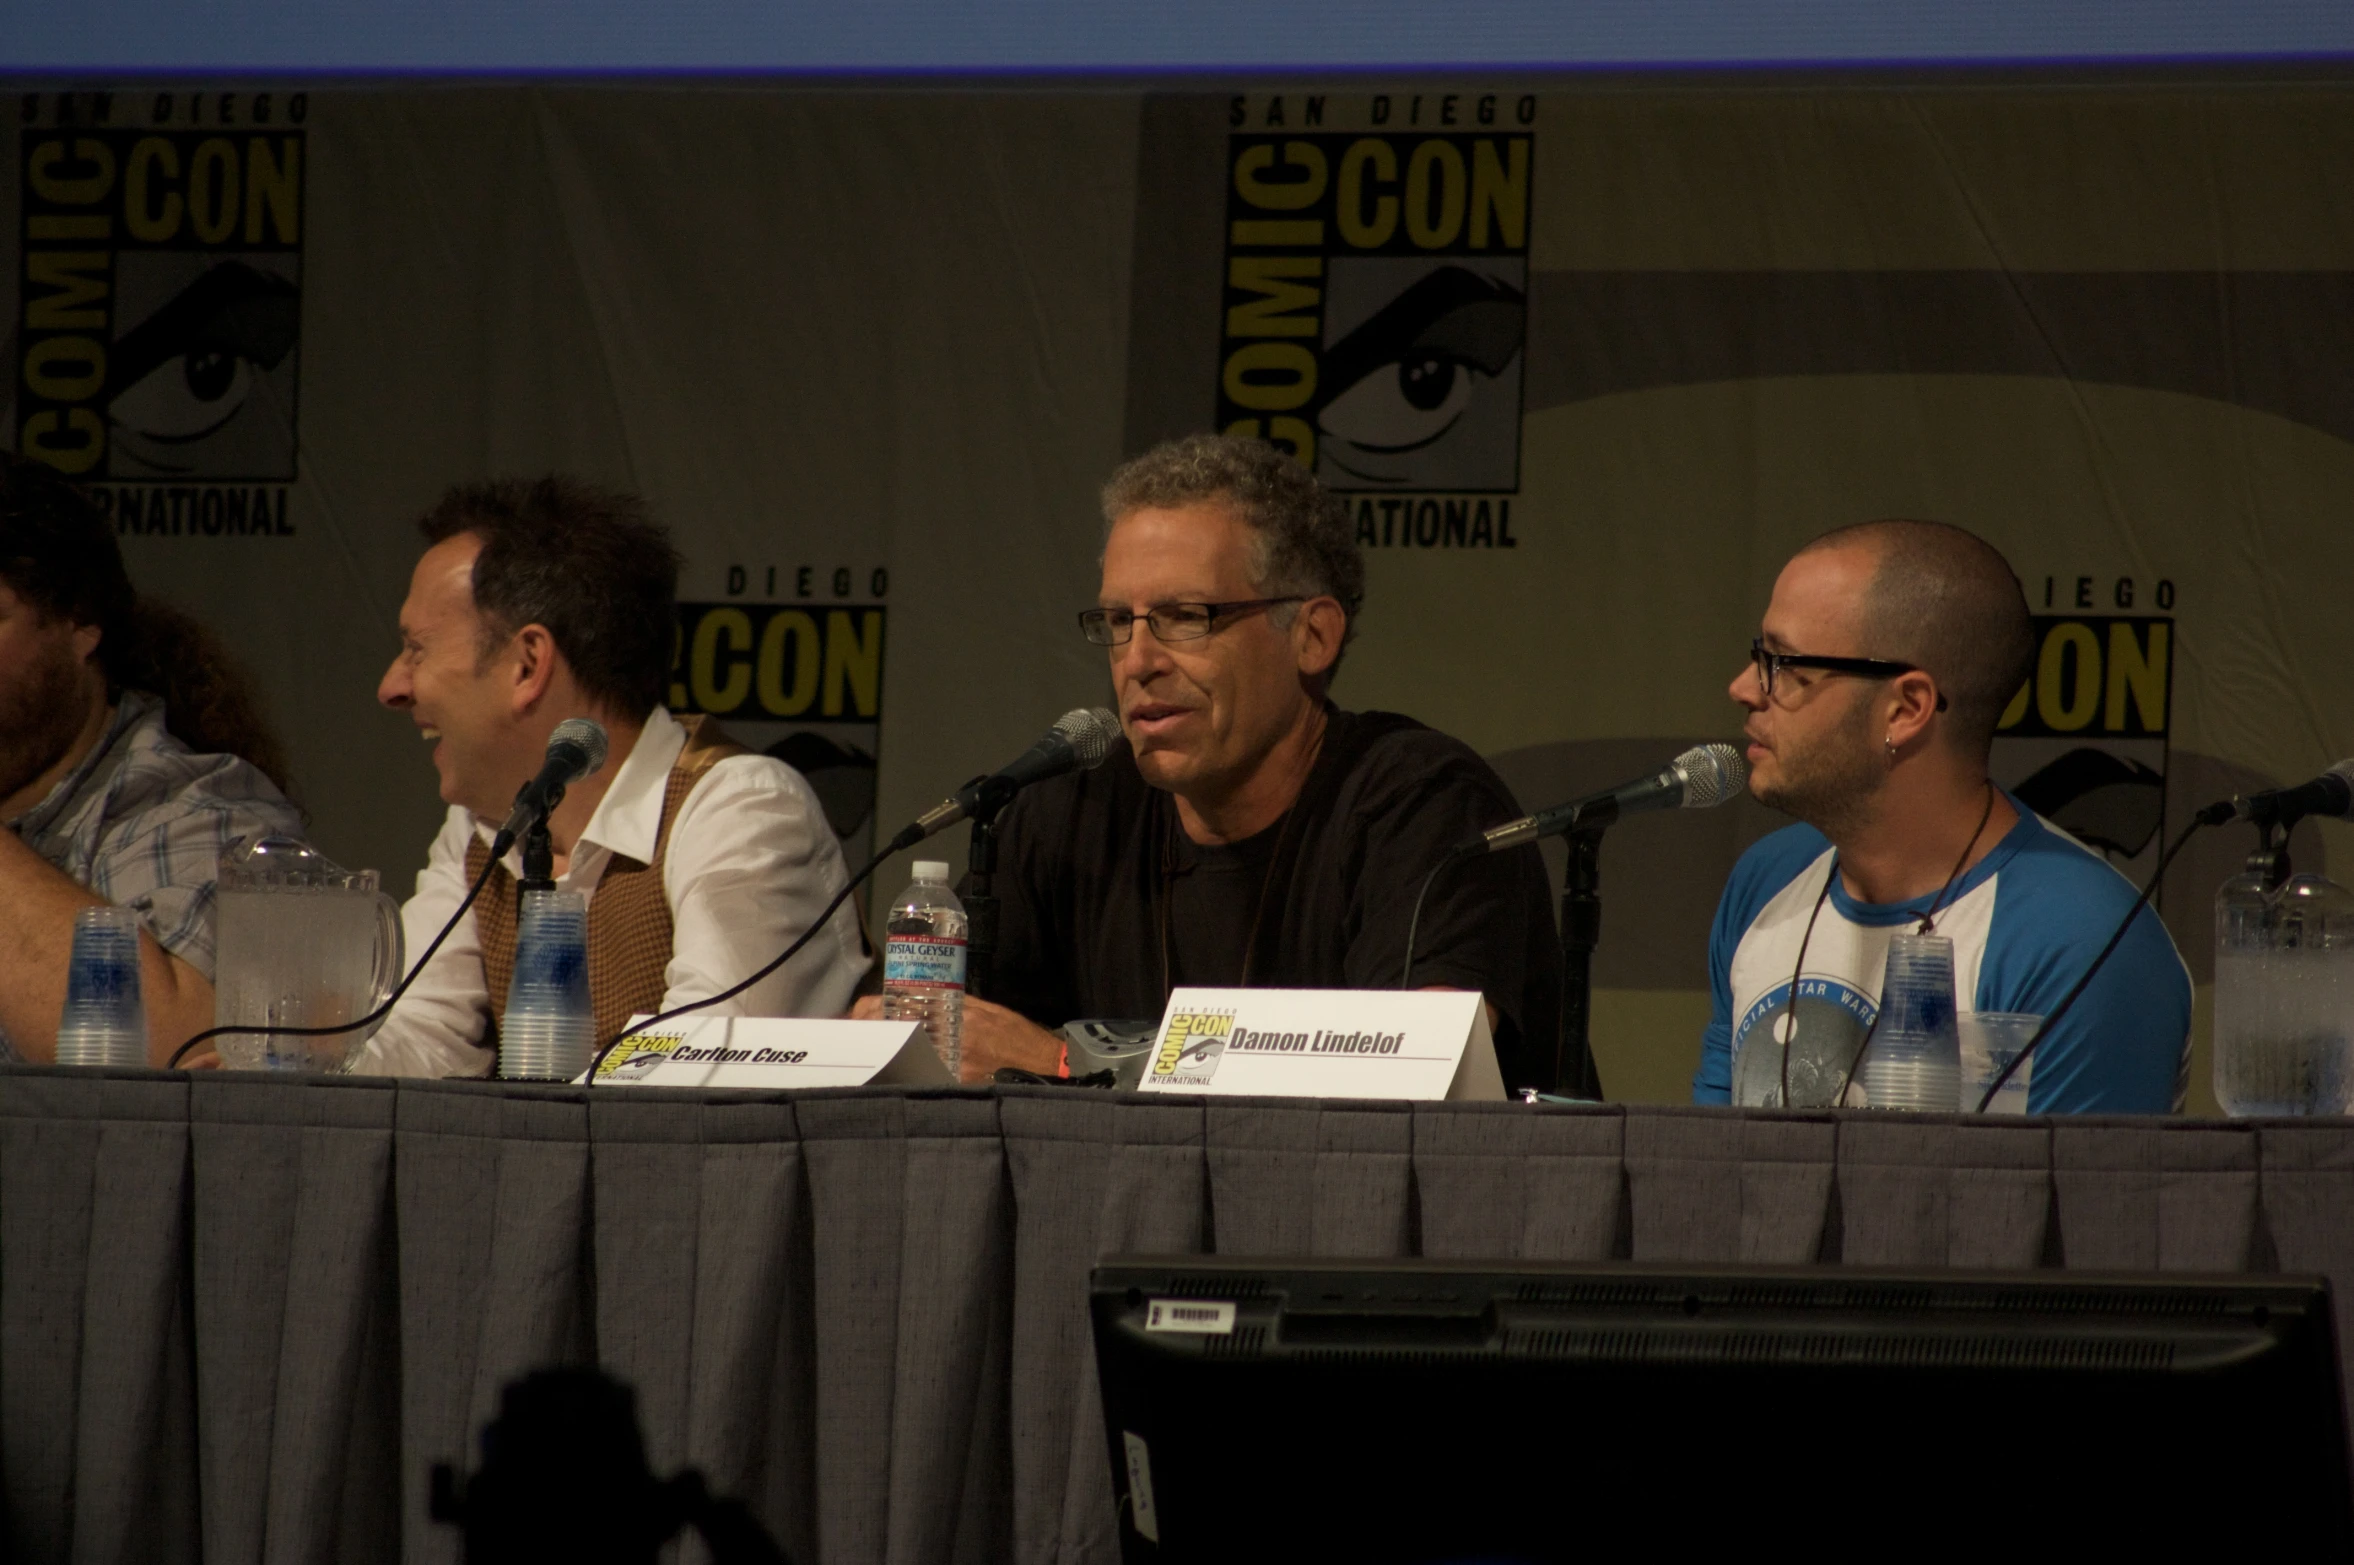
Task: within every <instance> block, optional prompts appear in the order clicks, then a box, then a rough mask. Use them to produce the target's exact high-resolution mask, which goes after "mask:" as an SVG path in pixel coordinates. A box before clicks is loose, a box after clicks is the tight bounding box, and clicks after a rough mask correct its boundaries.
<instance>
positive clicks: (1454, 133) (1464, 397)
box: [1218, 93, 1536, 548]
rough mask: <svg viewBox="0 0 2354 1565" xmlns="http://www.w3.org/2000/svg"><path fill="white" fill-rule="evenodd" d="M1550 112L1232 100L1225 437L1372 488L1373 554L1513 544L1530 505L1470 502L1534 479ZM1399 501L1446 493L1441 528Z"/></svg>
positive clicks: (1362, 513)
mask: <svg viewBox="0 0 2354 1565" xmlns="http://www.w3.org/2000/svg"><path fill="white" fill-rule="evenodd" d="M1535 118H1536V100H1535V99H1534V98H1533V97H1527V96H1523V97H1517V98H1515V97H1510V96H1507V95H1501V94H1494V93H1405V94H1382V95H1377V96H1372V97H1367V98H1362V99H1356V98H1350V99H1342V98H1338V97H1334V98H1326V97H1324V96H1321V95H1307V96H1302V95H1297V94H1288V95H1285V94H1279V95H1275V96H1272V97H1267V98H1237V99H1235V100H1234V102H1233V105H1232V108H1231V110H1230V114H1229V119H1230V123H1231V124H1232V126H1233V131H1232V134H1231V135H1230V136H1229V137H1228V143H1227V169H1226V173H1227V190H1226V216H1227V222H1226V251H1225V293H1224V319H1223V331H1222V341H1221V351H1220V362H1219V370H1218V427H1219V428H1221V429H1224V430H1226V431H1228V432H1229V433H1235V434H1248V435H1258V436H1261V437H1263V438H1265V439H1268V440H1271V441H1273V442H1274V443H1276V444H1277V445H1280V446H1282V447H1284V448H1285V449H1286V450H1288V451H1290V452H1291V453H1292V454H1293V455H1295V456H1296V457H1298V459H1299V460H1300V461H1301V462H1302V463H1303V464H1304V465H1306V466H1307V467H1308V468H1309V469H1310V470H1311V471H1313V472H1314V473H1315V474H1316V476H1317V477H1318V478H1319V479H1321V480H1323V482H1324V483H1325V484H1326V485H1327V486H1328V487H1330V488H1332V489H1335V490H1338V491H1341V492H1343V493H1349V494H1355V495H1363V496H1367V497H1368V498H1364V499H1353V500H1352V501H1351V502H1350V511H1351V513H1352V514H1353V515H1356V517H1357V519H1358V529H1359V534H1360V538H1361V541H1365V542H1369V543H1372V544H1374V545H1376V546H1390V545H1406V544H1420V545H1421V546H1423V547H1436V546H1441V545H1452V546H1455V547H1506V548H1508V547H1511V546H1512V542H1513V541H1512V540H1511V536H1510V533H1511V526H1510V521H1509V517H1510V510H1509V501H1508V500H1503V499H1490V500H1486V501H1475V500H1472V499H1470V498H1469V497H1473V496H1489V497H1501V496H1509V495H1511V494H1512V493H1513V492H1514V491H1516V490H1517V489H1518V488H1519V487H1520V422H1521V379H1522V366H1523V360H1524V357H1525V355H1524V349H1525V347H1526V343H1527V338H1528V237H1529V191H1530V180H1531V178H1532V174H1531V169H1532V163H1533V158H1534V141H1535V138H1534V136H1533V135H1532V134H1531V133H1530V131H1529V129H1528V127H1529V126H1531V125H1532V124H1533V123H1534V121H1535ZM1383 493H1387V494H1394V495H1414V496H1428V497H1432V498H1431V500H1430V503H1429V504H1428V506H1427V509H1428V511H1429V518H1428V525H1427V527H1424V526H1423V516H1422V513H1423V511H1424V509H1425V506H1424V505H1423V504H1422V503H1420V502H1418V501H1415V500H1392V501H1390V502H1388V503H1387V504H1382V503H1379V502H1376V501H1373V500H1372V499H1370V496H1372V495H1375V494H1383ZM1438 496H1456V497H1462V500H1463V503H1460V504H1458V505H1456V506H1453V507H1449V506H1447V505H1445V504H1444V503H1442V502H1441V501H1440V500H1438V499H1437V498H1436V497H1438ZM1420 532H1427V533H1428V534H1429V536H1428V537H1422V536H1419V533H1420ZM1475 533H1477V534H1479V536H1477V537H1475V536H1474V534H1475Z"/></svg>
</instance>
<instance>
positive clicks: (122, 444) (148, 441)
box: [107, 261, 302, 477]
mask: <svg viewBox="0 0 2354 1565" xmlns="http://www.w3.org/2000/svg"><path fill="white" fill-rule="evenodd" d="M301 317H302V301H301V295H300V293H299V292H298V290H297V289H296V288H295V285H294V284H293V283H291V282H289V281H288V280H287V279H285V278H283V277H280V276H276V275H274V274H272V273H269V272H265V271H262V270H260V269H259V268H256V267H253V266H250V265H247V264H246V263H244V262H242V261H223V262H221V263H219V264H217V265H214V266H211V267H210V268H208V269H207V270H206V271H205V272H203V273H202V274H201V275H200V276H198V277H197V278H196V279H195V281H193V282H191V283H189V284H188V285H187V286H186V287H184V288H182V289H180V290H179V291H178V292H177V293H175V294H174V295H172V297H171V298H170V299H169V300H168V301H167V302H166V303H165V304H164V305H163V306H162V307H161V308H159V309H157V310H156V311H155V312H154V313H152V314H150V315H148V316H147V317H146V318H145V319H144V320H141V321H140V322H139V323H138V324H137V325H135V326H133V327H131V328H130V330H128V331H126V332H125V333H124V334H123V335H122V336H121V337H120V338H118V339H117V340H116V342H115V344H114V351H113V353H112V354H111V355H110V358H109V363H108V366H107V391H108V399H109V406H108V413H109V416H110V417H111V419H112V420H113V423H114V436H115V439H114V444H115V449H116V461H115V463H114V466H115V470H116V476H118V477H136V476H145V475H146V474H148V473H153V474H155V475H157V476H173V477H179V476H188V475H196V476H207V477H211V476H224V477H225V476H259V475H262V474H264V473H268V472H272V471H276V472H281V473H286V474H288V475H290V473H291V467H292V459H293V430H292V425H291V419H290V417H289V416H288V411H289V410H288V409H287V408H286V407H285V406H282V405H280V403H281V400H282V399H279V398H270V397H264V396H261V395H259V393H260V392H261V390H262V387H263V385H264V383H265V382H266V381H267V380H268V378H269V377H270V376H271V374H272V372H274V371H276V370H277V369H278V368H279V366H280V365H281V364H283V363H285V361H286V360H287V357H288V355H290V354H291V353H292V352H293V351H294V346H295V341H296V338H297V337H298V335H299V334H300V330H301ZM257 415H258V416H259V420H260V424H261V426H262V427H261V428H259V429H255V430H250V431H249V430H247V429H246V427H245V426H248V425H252V424H254V423H255V421H256V418H257ZM240 437H242V438H240ZM273 437H276V438H273ZM278 446H283V448H284V449H283V452H282V453H281V452H278V451H276V450H271V449H267V448H274V447H278Z"/></svg>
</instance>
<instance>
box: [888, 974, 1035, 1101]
mask: <svg viewBox="0 0 2354 1565" xmlns="http://www.w3.org/2000/svg"><path fill="white" fill-rule="evenodd" d="M850 1019H851V1020H852V1021H854V1022H879V1021H881V1020H882V1019H883V997H882V996H881V995H879V994H870V995H862V996H860V997H859V1000H858V1003H857V1004H856V1005H853V1006H852V1007H851V1008H850ZM962 1043H963V1050H964V1059H963V1070H962V1072H961V1074H962V1075H963V1077H964V1079H965V1080H966V1081H968V1082H988V1081H992V1080H994V1079H995V1078H996V1076H997V1072H998V1069H999V1067H1001V1066H1006V1065H1011V1066H1013V1067H1015V1068H1016V1069H1018V1070H1026V1071H1031V1072H1034V1073H1035V1074H1037V1075H1040V1076H1053V1075H1057V1074H1059V1073H1060V1072H1061V1071H1062V1068H1063V1040H1062V1035H1061V1034H1060V1033H1051V1032H1048V1031H1047V1030H1046V1029H1045V1028H1043V1027H1041V1026H1039V1025H1038V1024H1037V1023H1036V1022H1034V1021H1032V1020H1030V1019H1029V1018H1028V1017H1026V1016H1024V1015H1022V1014H1021V1013H1020V1012H1019V1011H1009V1010H1007V1009H1006V1008H1005V1007H1004V1006H1002V1005H992V1004H991V1003H990V1002H989V1001H987V1000H977V999H974V998H973V997H972V996H971V995H967V996H965V1002H964V1028H963V1032H962Z"/></svg>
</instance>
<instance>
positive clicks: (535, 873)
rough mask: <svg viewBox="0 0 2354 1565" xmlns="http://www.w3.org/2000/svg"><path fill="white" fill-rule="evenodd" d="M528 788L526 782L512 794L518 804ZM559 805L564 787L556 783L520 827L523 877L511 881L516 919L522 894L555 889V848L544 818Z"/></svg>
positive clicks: (520, 909)
mask: <svg viewBox="0 0 2354 1565" xmlns="http://www.w3.org/2000/svg"><path fill="white" fill-rule="evenodd" d="M530 786H531V785H530V784H529V783H526V784H524V786H523V790H519V791H518V792H517V793H516V795H515V799H516V802H517V803H518V804H520V803H521V802H522V799H523V793H524V792H525V791H528V790H529V788H530ZM563 802H564V786H563V784H561V783H558V784H557V785H556V786H555V787H553V788H551V789H549V790H548V798H547V804H546V806H545V807H544V808H540V809H535V810H533V811H532V815H531V824H530V825H528V826H526V827H524V828H523V878H522V879H521V880H518V881H517V882H515V912H516V916H517V917H521V916H522V913H523V893H525V892H526V891H553V890H555V889H556V849H555V845H554V844H553V843H551V842H549V841H548V817H549V816H551V815H553V814H555V813H556V806H557V805H559V804H562V803H563Z"/></svg>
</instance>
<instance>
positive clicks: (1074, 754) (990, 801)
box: [889, 706, 1120, 853]
mask: <svg viewBox="0 0 2354 1565" xmlns="http://www.w3.org/2000/svg"><path fill="white" fill-rule="evenodd" d="M1119 737H1120V720H1119V718H1118V717H1116V716H1114V715H1113V714H1112V711H1111V709H1110V708H1109V707H1101V706H1093V707H1089V706H1081V707H1073V708H1072V709H1071V710H1070V711H1068V712H1065V713H1064V714H1063V715H1062V716H1060V717H1058V718H1056V719H1055V722H1054V726H1053V727H1052V728H1049V729H1048V730H1047V731H1046V732H1045V734H1044V735H1043V736H1041V737H1040V739H1039V741H1038V742H1037V743H1036V744H1034V745H1032V746H1030V748H1029V749H1027V750H1024V751H1023V752H1022V753H1021V754H1020V755H1018V756H1016V757H1014V759H1013V760H1012V761H1011V762H1009V763H1007V764H1006V765H1005V766H1003V767H1001V768H999V769H998V770H997V771H995V772H992V773H991V774H990V775H988V776H987V777H981V778H976V779H974V780H973V781H972V782H969V783H967V784H965V785H964V786H963V787H962V788H959V789H958V790H957V791H956V792H955V794H953V795H952V796H950V797H949V798H946V799H943V800H941V801H940V802H939V803H938V804H935V805H933V806H932V807H931V808H930V809H929V810H926V811H925V812H924V813H923V814H922V815H921V816H919V817H918V818H917V819H916V821H915V823H914V824H913V825H911V826H908V827H906V828H904V829H903V830H901V832H900V833H899V835H898V836H896V837H894V838H892V839H891V848H890V850H889V851H891V852H894V853H895V852H897V851H899V850H900V849H902V848H912V847H914V846H915V845H916V844H917V843H919V842H921V841H923V840H924V839H925V838H926V837H929V836H931V835H932V834H933V833H935V832H942V831H946V830H947V829H948V828H949V827H951V826H953V825H955V824H956V823H957V822H958V821H961V820H967V819H970V818H971V817H972V816H974V815H975V814H980V813H985V812H986V813H994V812H995V811H997V810H1001V809H1003V808H1004V807H1005V803H1006V801H1007V800H1008V799H1011V798H1012V797H1013V796H1014V795H1015V794H1017V793H1019V792H1021V791H1022V790H1023V789H1024V788H1027V787H1029V786H1030V784H1032V783H1035V782H1044V781H1046V779H1047V778H1049V777H1060V776H1061V775H1062V774H1063V773H1065V772H1085V771H1093V770H1094V769H1095V768H1096V767H1098V766H1101V765H1102V764H1103V758H1104V757H1105V756H1107V755H1109V754H1110V753H1111V749H1112V741H1114V740H1115V739H1118V738H1119Z"/></svg>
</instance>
